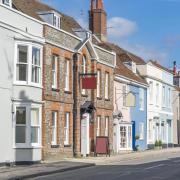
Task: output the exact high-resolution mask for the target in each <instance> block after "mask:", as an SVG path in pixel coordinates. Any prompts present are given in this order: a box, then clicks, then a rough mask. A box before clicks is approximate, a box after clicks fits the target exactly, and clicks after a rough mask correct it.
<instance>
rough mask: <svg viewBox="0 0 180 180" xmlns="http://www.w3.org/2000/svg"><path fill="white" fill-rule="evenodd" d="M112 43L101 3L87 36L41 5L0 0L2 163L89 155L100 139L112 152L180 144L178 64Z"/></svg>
mask: <svg viewBox="0 0 180 180" xmlns="http://www.w3.org/2000/svg"><path fill="white" fill-rule="evenodd" d="M107 39H108V37H107V14H106V12H105V9H104V5H103V0H96V1H95V0H91V8H90V11H89V30H85V29H83V28H82V27H81V26H80V25H79V24H78V22H77V21H76V20H75V19H74V18H72V17H70V16H68V15H65V14H63V13H61V12H59V11H58V10H56V9H54V8H52V7H49V6H48V5H45V4H43V3H42V2H40V1H39V0H0V57H1V66H0V74H1V75H0V99H1V101H0V117H1V119H0V124H1V126H0V145H1V148H0V164H4V163H29V162H39V161H41V160H47V159H56V160H57V159H61V158H62V157H73V156H82V155H83V156H86V155H87V156H91V155H94V152H95V144H96V137H99V136H105V137H108V139H109V148H110V151H111V153H120V152H121V151H134V150H137V149H139V150H141V151H144V150H146V149H150V148H154V146H155V142H156V141H157V140H158V141H159V140H161V141H162V144H163V147H164V148H167V147H174V146H178V145H179V143H180V139H179V138H180V133H179V129H180V126H179V125H180V124H179V121H180V118H179V115H180V107H179V104H180V103H179V102H180V93H179V92H180V89H179V85H180V81H179V80H180V76H179V75H180V74H179V73H177V72H176V66H175V63H174V71H172V70H169V69H167V68H165V67H163V66H161V65H160V64H159V63H157V62H156V61H153V60H150V61H148V62H146V61H144V60H143V59H142V58H140V57H138V56H137V55H135V54H133V53H131V52H128V51H126V50H124V49H122V48H121V47H119V46H118V45H115V44H113V43H111V42H108V40H107ZM86 76H88V77H91V76H94V77H95V81H96V84H95V85H96V88H85V87H84V85H83V81H86V80H87V79H86ZM92 80H93V78H92ZM89 83H90V84H91V82H89Z"/></svg>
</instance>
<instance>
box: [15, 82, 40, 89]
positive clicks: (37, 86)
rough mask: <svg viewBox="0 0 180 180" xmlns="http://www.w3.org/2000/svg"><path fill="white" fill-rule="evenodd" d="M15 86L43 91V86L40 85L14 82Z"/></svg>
mask: <svg viewBox="0 0 180 180" xmlns="http://www.w3.org/2000/svg"><path fill="white" fill-rule="evenodd" d="M13 85H14V86H27V87H35V88H40V89H43V86H42V85H40V84H27V83H24V82H14V83H13Z"/></svg>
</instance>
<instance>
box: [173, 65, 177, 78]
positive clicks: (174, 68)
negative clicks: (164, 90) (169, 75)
mask: <svg viewBox="0 0 180 180" xmlns="http://www.w3.org/2000/svg"><path fill="white" fill-rule="evenodd" d="M173 64H174V67H173V74H174V76H176V75H177V67H176V61H174V62H173Z"/></svg>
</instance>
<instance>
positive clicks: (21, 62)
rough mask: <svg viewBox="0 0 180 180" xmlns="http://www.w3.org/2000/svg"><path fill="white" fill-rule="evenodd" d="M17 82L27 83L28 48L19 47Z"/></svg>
mask: <svg viewBox="0 0 180 180" xmlns="http://www.w3.org/2000/svg"><path fill="white" fill-rule="evenodd" d="M17 51H18V52H17V53H18V55H17V64H16V80H17V81H27V76H28V47H27V46H22V45H18V47H17Z"/></svg>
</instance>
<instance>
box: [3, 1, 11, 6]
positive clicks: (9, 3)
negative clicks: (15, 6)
mask: <svg viewBox="0 0 180 180" xmlns="http://www.w3.org/2000/svg"><path fill="white" fill-rule="evenodd" d="M2 3H3V4H5V5H6V6H10V7H11V4H12V0H2Z"/></svg>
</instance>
